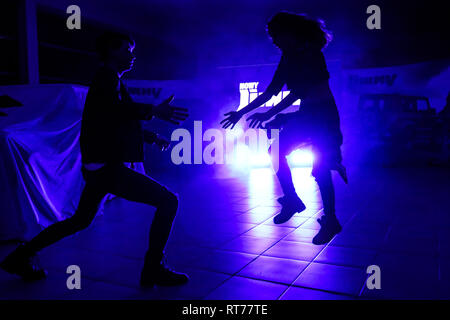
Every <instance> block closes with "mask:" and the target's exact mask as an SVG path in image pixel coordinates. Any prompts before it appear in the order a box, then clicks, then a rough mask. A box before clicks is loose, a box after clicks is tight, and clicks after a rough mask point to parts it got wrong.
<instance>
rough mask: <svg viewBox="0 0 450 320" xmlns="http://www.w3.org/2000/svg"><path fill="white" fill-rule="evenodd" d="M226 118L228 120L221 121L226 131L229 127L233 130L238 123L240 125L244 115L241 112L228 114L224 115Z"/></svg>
mask: <svg viewBox="0 0 450 320" xmlns="http://www.w3.org/2000/svg"><path fill="white" fill-rule="evenodd" d="M224 116H226V118H225V119H223V120H222V121H220V124H221V125H222V128H224V129H226V128H228V127H229V126H231V128H230V129H233V128H234V126H235V125H236V123H238V122H239V120H241V118H242V114H241V113H240V112H239V111H231V112H227V113H225V114H224Z"/></svg>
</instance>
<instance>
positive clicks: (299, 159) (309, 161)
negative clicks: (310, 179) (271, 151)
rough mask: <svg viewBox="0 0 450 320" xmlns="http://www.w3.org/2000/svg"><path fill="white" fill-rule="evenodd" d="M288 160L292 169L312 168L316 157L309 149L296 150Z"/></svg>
mask: <svg viewBox="0 0 450 320" xmlns="http://www.w3.org/2000/svg"><path fill="white" fill-rule="evenodd" d="M287 158H288V162H289V166H291V167H311V166H312V165H313V161H314V156H313V154H312V152H311V150H308V149H297V150H294V151H293V152H292V153H291V154H290V155H289V156H288V157H287Z"/></svg>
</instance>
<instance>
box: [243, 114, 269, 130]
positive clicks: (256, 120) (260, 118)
mask: <svg viewBox="0 0 450 320" xmlns="http://www.w3.org/2000/svg"><path fill="white" fill-rule="evenodd" d="M270 118H271V116H270V114H268V113H267V112H259V113H254V114H252V115H251V116H250V117H248V118H247V121H250V124H249V127H250V128H263V123H264V122H266V121H267V120H269V119H270Z"/></svg>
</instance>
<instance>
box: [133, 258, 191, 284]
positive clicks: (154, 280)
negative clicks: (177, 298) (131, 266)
mask: <svg viewBox="0 0 450 320" xmlns="http://www.w3.org/2000/svg"><path fill="white" fill-rule="evenodd" d="M188 281H189V277H188V275H187V274H184V273H180V272H176V271H174V270H171V269H170V268H168V267H167V266H166V263H165V258H163V260H162V261H161V262H160V263H153V264H151V263H146V264H145V265H144V268H143V269H142V272H141V281H140V284H141V286H142V287H153V286H154V285H159V286H178V285H182V284H185V283H187V282H188Z"/></svg>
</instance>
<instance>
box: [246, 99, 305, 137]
mask: <svg viewBox="0 0 450 320" xmlns="http://www.w3.org/2000/svg"><path fill="white" fill-rule="evenodd" d="M298 99H299V97H298V96H296V95H295V94H293V93H292V92H291V93H289V94H288V95H287V96H286V97H284V99H283V100H281V102H280V103H278V104H277V105H276V106H274V107H273V108H271V109H270V110H269V111H267V112H262V113H255V114H252V115H251V116H250V117H248V118H247V121H250V125H249V127H250V128H261V127H262V125H263V123H264V122H265V121H267V120H269V119H270V118H272V117H273V116H275V115H276V114H278V113H280V112H281V111H283V110H284V109H286V108H287V107H289V106H291V105H292V104H293V103H294V102H295V101H297V100H298Z"/></svg>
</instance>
